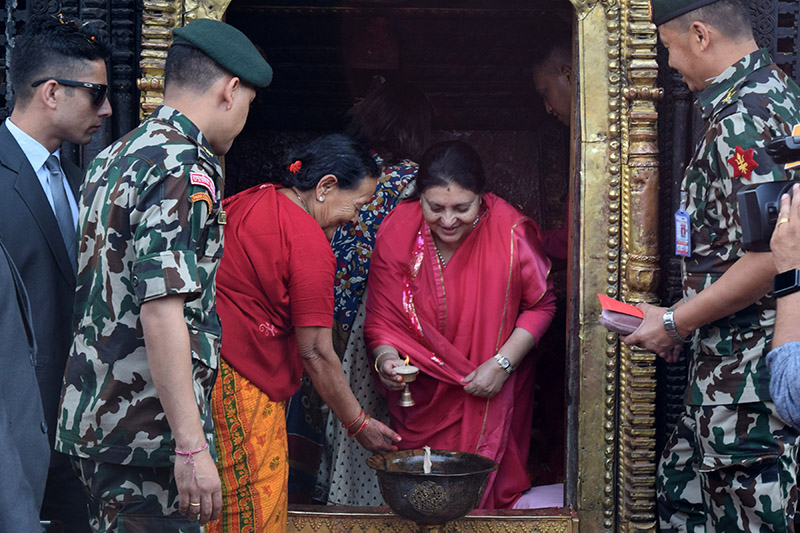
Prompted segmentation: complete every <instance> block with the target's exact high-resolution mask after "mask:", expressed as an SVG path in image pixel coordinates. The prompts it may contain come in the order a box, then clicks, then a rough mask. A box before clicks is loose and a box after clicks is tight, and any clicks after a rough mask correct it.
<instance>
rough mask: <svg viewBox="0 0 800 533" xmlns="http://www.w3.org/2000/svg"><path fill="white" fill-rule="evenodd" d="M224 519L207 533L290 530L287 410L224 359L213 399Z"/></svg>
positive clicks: (211, 524)
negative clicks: (288, 523) (287, 524)
mask: <svg viewBox="0 0 800 533" xmlns="http://www.w3.org/2000/svg"><path fill="white" fill-rule="evenodd" d="M211 410H212V415H213V418H214V428H215V432H216V446H217V458H218V462H217V468H218V469H219V477H220V480H221V482H222V515H221V516H220V518H219V520H217V521H215V522H212V523H210V524H209V525H208V526H206V531H207V532H213V533H219V532H225V533H228V532H230V533H239V532H242V533H249V532H252V533H261V532H279V531H286V512H287V507H288V497H287V482H288V481H287V480H288V473H289V468H288V461H287V454H288V451H287V444H286V414H285V413H286V406H285V403H284V402H273V401H272V400H270V399H269V397H268V396H267V394H266V393H265V392H263V391H262V390H260V389H258V388H257V387H256V386H255V385H253V384H252V383H251V382H250V381H248V380H247V379H245V377H244V376H242V375H241V374H239V373H238V372H236V370H234V369H233V368H232V367H231V366H229V365H228V364H227V363H226V362H225V360H224V359H220V368H219V378H218V381H217V384H216V385H215V386H214V391H213V396H212V399H211Z"/></svg>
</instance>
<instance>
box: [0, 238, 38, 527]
mask: <svg viewBox="0 0 800 533" xmlns="http://www.w3.org/2000/svg"><path fill="white" fill-rule="evenodd" d="M0 294H2V295H3V297H2V298H0V339H3V342H2V343H0V368H2V369H3V384H2V386H0V450H2V451H3V452H2V454H0V479H2V483H0V531H36V530H37V528H38V527H39V507H40V506H41V504H42V496H43V494H44V484H45V480H46V479H47V464H48V459H49V457H50V447H49V446H48V445H47V426H46V424H45V422H44V413H43V411H42V402H41V401H40V400H39V395H38V394H36V391H38V390H39V386H38V385H37V384H36V372H35V371H34V365H35V364H36V341H35V340H34V338H33V325H32V324H31V315H30V308H29V305H28V297H27V295H26V294H25V288H24V287H23V285H22V279H21V278H20V277H19V273H18V272H17V269H16V268H15V267H14V262H13V261H12V260H11V257H10V256H9V255H8V252H7V251H6V248H5V246H3V242H2V241H0ZM32 393H33V394H32ZM20 398H26V400H25V401H20Z"/></svg>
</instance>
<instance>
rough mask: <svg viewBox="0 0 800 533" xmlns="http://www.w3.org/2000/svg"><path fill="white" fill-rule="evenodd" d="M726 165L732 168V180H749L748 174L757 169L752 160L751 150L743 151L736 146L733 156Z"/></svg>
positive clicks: (756, 164)
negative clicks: (728, 164)
mask: <svg viewBox="0 0 800 533" xmlns="http://www.w3.org/2000/svg"><path fill="white" fill-rule="evenodd" d="M728 163H730V164H731V166H732V167H733V177H734V178H744V179H746V180H749V179H750V173H751V172H753V170H755V169H756V168H758V163H756V162H755V159H753V149H752V148H748V149H747V150H743V149H742V147H741V146H739V145H737V146H736V151H735V152H734V154H733V156H732V157H731V158H730V159H728Z"/></svg>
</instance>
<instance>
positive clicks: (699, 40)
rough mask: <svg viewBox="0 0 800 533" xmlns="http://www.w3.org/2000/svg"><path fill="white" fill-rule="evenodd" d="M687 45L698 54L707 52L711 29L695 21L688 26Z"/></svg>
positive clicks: (703, 23)
mask: <svg viewBox="0 0 800 533" xmlns="http://www.w3.org/2000/svg"><path fill="white" fill-rule="evenodd" d="M688 34H689V44H690V45H691V46H692V47H693V48H694V49H695V50H697V51H699V52H705V51H706V50H708V46H709V45H710V44H711V28H710V27H709V25H708V24H706V23H705V22H701V21H699V20H696V21H694V22H692V24H691V25H690V26H689V32H688Z"/></svg>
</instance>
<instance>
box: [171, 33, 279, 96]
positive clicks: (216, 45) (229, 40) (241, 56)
mask: <svg viewBox="0 0 800 533" xmlns="http://www.w3.org/2000/svg"><path fill="white" fill-rule="evenodd" d="M172 37H173V40H172V43H173V44H188V45H191V46H194V47H195V48H198V49H200V50H202V51H203V52H204V53H205V54H206V55H208V57H210V58H211V59H213V60H214V61H216V62H217V63H219V65H220V66H221V67H222V68H224V69H225V70H227V71H228V72H230V73H231V74H233V75H234V76H238V77H239V78H241V79H242V81H245V82H247V83H249V84H250V85H254V86H255V87H266V86H267V85H269V83H270V82H271V81H272V67H270V66H269V63H267V62H266V61H264V58H263V57H261V54H260V53H258V50H257V49H256V47H255V45H254V44H253V43H252V42H251V41H250V39H248V38H247V37H246V36H245V34H244V33H242V32H240V31H239V30H237V29H236V28H234V27H233V26H231V25H229V24H225V23H224V22H220V21H218V20H213V19H197V20H193V21H192V22H190V23H189V24H187V25H186V26H184V27H182V28H175V29H174V30H172Z"/></svg>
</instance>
